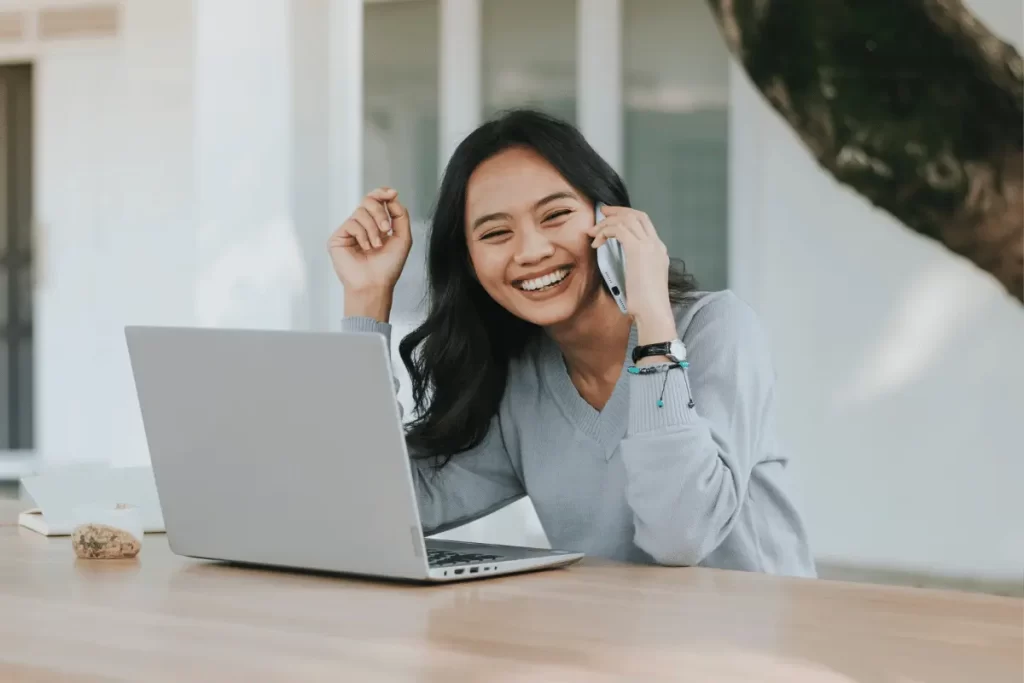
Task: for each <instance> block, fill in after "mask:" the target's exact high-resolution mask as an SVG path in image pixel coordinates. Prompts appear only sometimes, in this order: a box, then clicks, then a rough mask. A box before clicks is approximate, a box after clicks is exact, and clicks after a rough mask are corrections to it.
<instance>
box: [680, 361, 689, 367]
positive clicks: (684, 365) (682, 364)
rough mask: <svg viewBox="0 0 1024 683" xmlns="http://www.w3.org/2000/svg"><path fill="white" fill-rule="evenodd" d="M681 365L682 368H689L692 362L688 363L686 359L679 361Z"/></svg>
mask: <svg viewBox="0 0 1024 683" xmlns="http://www.w3.org/2000/svg"><path fill="white" fill-rule="evenodd" d="M679 367H681V368H688V367H690V364H689V363H687V362H686V361H685V360H681V361H679Z"/></svg>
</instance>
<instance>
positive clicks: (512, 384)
mask: <svg viewBox="0 0 1024 683" xmlns="http://www.w3.org/2000/svg"><path fill="white" fill-rule="evenodd" d="M675 312H676V322H677V329H678V330H679V334H680V338H681V339H682V340H683V342H684V343H685V344H686V348H687V355H688V360H689V363H690V367H689V369H688V370H687V371H686V372H687V373H688V374H687V377H686V379H688V380H689V385H690V391H692V396H693V400H694V402H695V406H694V407H693V408H690V407H688V406H687V401H688V398H689V394H688V390H687V386H686V382H685V381H684V376H683V372H680V371H678V370H674V371H672V372H670V373H668V375H667V384H666V383H665V382H666V375H665V374H662V373H658V374H650V375H634V374H630V373H628V372H627V371H626V368H627V367H630V366H631V365H632V362H631V360H630V356H631V351H632V349H633V347H634V346H635V345H636V327H635V326H634V327H633V330H632V334H631V335H630V340H629V348H628V349H627V351H626V360H625V361H624V363H623V367H622V373H621V374H620V376H619V380H618V383H617V384H616V386H615V389H614V391H613V393H612V395H611V398H610V399H609V400H608V403H607V404H606V405H605V407H604V409H603V410H601V411H597V410H595V409H594V408H593V407H592V406H590V404H588V403H587V402H586V401H585V400H584V399H583V398H582V397H581V396H580V395H579V393H578V392H577V391H576V388H575V386H574V385H573V383H572V381H571V380H570V378H569V374H568V372H567V370H566V368H565V364H564V362H563V359H562V356H561V353H560V351H559V349H558V347H557V345H556V344H555V343H554V342H553V341H552V340H551V339H550V338H549V337H547V336H546V335H541V337H540V339H539V341H538V342H537V343H536V344H534V345H533V346H532V347H531V348H530V349H529V350H528V352H527V353H526V354H524V356H523V357H522V358H519V359H516V360H514V361H512V363H511V366H510V367H509V377H508V386H507V389H506V393H505V396H504V398H503V400H502V402H501V406H500V408H499V413H500V418H501V419H500V420H499V419H498V417H497V416H495V418H494V420H493V421H492V423H491V430H490V432H489V434H488V436H487V437H486V438H485V439H484V441H483V442H482V443H481V444H480V445H479V446H477V447H476V448H474V449H472V450H471V451H467V452H464V453H460V454H458V455H456V456H455V457H454V458H453V459H452V460H451V462H450V463H449V464H448V465H447V466H446V467H444V468H443V469H441V470H440V471H439V472H437V471H435V469H434V468H433V467H432V465H433V459H432V458H430V457H427V458H425V459H421V458H415V457H414V459H413V463H414V466H413V475H414V480H415V481H416V488H417V492H418V495H419V507H420V513H421V515H422V521H423V526H424V530H425V532H426V533H428V534H432V533H439V532H441V531H445V530H447V529H451V528H454V527H456V526H460V525H462V524H465V523H467V522H470V521H473V520H475V519H478V518H480V517H482V516H484V515H486V514H488V513H491V512H493V511H495V510H498V509H499V508H502V507H504V506H506V505H508V504H510V503H512V502H514V501H516V500H518V499H520V498H522V497H523V496H527V495H529V496H530V499H531V500H532V502H533V505H534V507H535V509H536V511H537V516H538V518H539V519H540V522H541V524H542V526H543V527H544V531H545V533H546V534H547V536H548V539H549V540H550V542H551V544H552V546H553V547H556V548H560V549H565V550H577V551H583V552H585V553H587V554H589V555H592V556H598V557H605V558H610V559H614V560H622V561H626V562H636V563H648V564H650V563H657V564H663V565H680V566H693V565H700V566H705V567H717V568H722V569H739V570H749V571H758V572H769V573H773V574H787V575H795V576H814V574H815V568H814V562H813V560H812V557H811V553H810V550H809V548H808V544H807V538H806V533H805V529H804V525H803V523H802V521H801V519H800V516H799V514H798V512H797V510H796V509H795V507H794V505H793V503H792V501H791V500H790V497H789V495H788V493H787V488H788V486H789V481H788V476H787V471H786V464H787V456H786V452H785V449H784V448H783V446H782V445H781V444H780V443H779V439H778V437H777V435H776V427H775V378H774V371H773V369H772V363H771V358H770V356H769V350H768V345H767V342H766V339H765V336H764V333H763V331H762V329H761V327H760V325H759V323H758V321H757V318H756V316H755V314H754V312H753V311H752V310H751V309H750V308H749V307H748V306H747V305H746V304H745V303H743V302H742V301H741V300H740V299H739V298H738V297H736V296H735V295H734V294H732V293H730V292H728V291H724V292H715V293H710V294H696V295H694V296H693V297H692V298H690V299H689V300H688V301H687V302H686V303H684V304H683V305H681V306H677V307H676V311H675ZM343 329H345V330H354V331H356V330H357V331H376V332H380V333H381V334H383V335H385V336H386V337H388V338H389V341H390V335H391V327H390V325H387V324H382V323H380V322H377V321H375V320H372V319H369V318H346V319H345V320H344V321H343ZM389 346H390V344H389ZM663 386H664V388H665V391H664V405H663V407H660V408H659V407H658V405H657V402H658V398H659V396H660V395H661V394H662V387H663ZM413 455H414V456H416V455H423V454H413Z"/></svg>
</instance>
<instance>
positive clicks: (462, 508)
mask: <svg viewBox="0 0 1024 683" xmlns="http://www.w3.org/2000/svg"><path fill="white" fill-rule="evenodd" d="M342 330H343V331H346V332H376V333H379V334H382V335H384V338H385V339H386V340H387V342H388V348H389V349H390V348H391V325H389V324H387V323H381V322H379V321H377V320H374V319H372V318H362V317H348V318H343V319H342ZM393 381H394V388H395V392H396V393H397V392H398V389H399V382H398V378H397V377H395V378H394V380H393ZM396 400H397V399H396ZM398 409H399V413H402V412H403V410H402V405H401V403H399V406H398ZM508 447H509V440H508V439H506V438H505V434H503V433H502V427H501V416H500V413H499V415H496V416H495V417H494V418H493V419H492V421H491V425H490V429H489V430H488V432H487V435H486V436H485V437H484V440H483V441H482V442H481V443H480V444H479V445H477V446H476V447H474V448H472V449H470V450H468V451H465V452H462V453H459V454H457V455H455V456H454V457H453V458H451V460H450V461H449V462H448V463H447V464H446V465H444V467H440V468H439V467H437V465H439V464H440V463H441V462H442V461H443V457H444V454H431V453H420V452H417V451H414V450H412V449H410V456H411V459H412V460H411V467H412V478H413V482H414V484H415V486H416V496H417V499H418V501H419V509H420V521H421V523H422V524H423V531H424V533H425V534H427V535H431V534H437V533H441V532H443V531H447V530H449V529H454V528H456V527H459V526H462V525H463V524H468V523H469V522H472V521H474V520H476V519H479V518H481V517H484V516H486V515H488V514H490V513H492V512H494V511H496V510H499V509H501V508H503V507H505V506H506V505H509V504H511V503H514V502H515V501H517V500H519V499H520V498H522V497H524V496H525V495H526V491H525V489H524V487H523V484H522V482H521V480H520V479H519V475H518V474H517V473H516V470H515V468H514V467H513V466H512V460H511V457H510V453H509V450H508Z"/></svg>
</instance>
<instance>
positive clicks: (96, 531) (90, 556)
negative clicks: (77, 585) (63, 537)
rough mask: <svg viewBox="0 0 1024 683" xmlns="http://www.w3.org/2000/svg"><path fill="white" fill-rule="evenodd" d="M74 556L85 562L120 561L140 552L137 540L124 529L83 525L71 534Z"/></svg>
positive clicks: (99, 525)
mask: <svg viewBox="0 0 1024 683" xmlns="http://www.w3.org/2000/svg"><path fill="white" fill-rule="evenodd" d="M71 545H72V547H73V548H74V549H75V555H77V556H78V557H80V558H82V559H85V560H120V559H129V558H132V557H135V556H136V555H138V554H139V551H140V550H142V543H141V542H140V541H139V539H137V538H135V536H134V535H133V534H131V533H129V532H127V531H125V530H124V529H118V528H116V527H112V526H108V525H106V524H83V525H81V526H78V527H75V530H74V531H72V532H71Z"/></svg>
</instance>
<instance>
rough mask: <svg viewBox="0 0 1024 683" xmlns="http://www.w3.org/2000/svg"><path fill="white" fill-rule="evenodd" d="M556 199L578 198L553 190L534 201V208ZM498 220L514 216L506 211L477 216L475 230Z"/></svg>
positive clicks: (571, 194)
mask: <svg viewBox="0 0 1024 683" xmlns="http://www.w3.org/2000/svg"><path fill="white" fill-rule="evenodd" d="M556 199H576V195H574V194H573V193H572V192H552V193H551V194H549V195H548V196H547V197H544V198H543V199H540V200H538V201H536V202H534V204H533V208H534V210H537V209H539V208H540V207H542V206H544V205H545V204H550V203H551V202H553V201H555V200H556ZM496 220H512V216H511V214H507V213H504V212H499V213H489V214H487V215H486V216H480V218H477V219H476V220H475V221H473V230H476V229H477V228H479V227H480V226H481V225H483V224H484V223H490V222H491V221H496Z"/></svg>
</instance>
